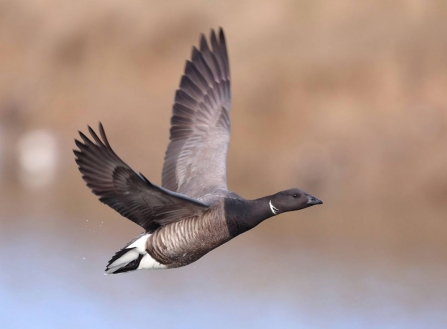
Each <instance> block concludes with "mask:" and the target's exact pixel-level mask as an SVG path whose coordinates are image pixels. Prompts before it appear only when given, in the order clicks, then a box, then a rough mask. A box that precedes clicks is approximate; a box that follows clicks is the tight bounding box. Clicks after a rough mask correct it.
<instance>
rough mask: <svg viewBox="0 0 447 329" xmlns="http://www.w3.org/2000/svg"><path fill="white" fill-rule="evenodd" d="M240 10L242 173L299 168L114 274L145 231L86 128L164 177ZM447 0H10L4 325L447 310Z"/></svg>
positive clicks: (1, 154) (234, 171) (1, 222)
mask: <svg viewBox="0 0 447 329" xmlns="http://www.w3.org/2000/svg"><path fill="white" fill-rule="evenodd" d="M219 26H222V27H224V29H225V33H226V37H227V42H228V47H229V56H230V66H231V75H232V88H233V106H232V113H231V118H232V141H231V144H230V151H229V156H228V165H227V169H228V170H227V178H228V185H229V188H230V189H231V190H234V191H236V192H237V193H238V194H240V195H242V196H244V197H246V198H257V197H261V196H264V195H267V194H272V193H274V192H276V191H278V190H282V189H287V188H290V187H300V188H302V189H304V190H306V191H308V192H309V193H312V194H313V195H315V196H317V197H318V198H321V199H322V200H324V205H323V206H318V207H313V208H310V209H306V210H303V211H300V212H294V213H288V214H284V215H281V216H280V217H275V218H272V219H270V220H268V221H266V222H264V223H263V224H261V225H260V226H258V227H257V228H255V229H254V230H252V231H250V232H248V233H246V234H244V235H242V236H239V237H238V238H236V239H235V240H233V241H231V242H230V243H228V244H225V245H223V246H222V247H220V248H218V249H217V250H215V251H213V252H211V253H210V254H208V255H206V256H205V257H204V258H202V259H201V260H199V261H198V262H196V263H194V264H192V265H190V266H188V267H185V268H180V269H176V270H169V271H139V272H134V273H131V274H123V275H112V276H104V275H103V270H104V268H105V265H106V263H107V261H108V260H109V259H110V258H111V256H112V255H113V254H114V253H115V252H116V251H118V250H119V249H120V248H121V247H123V246H124V245H125V244H126V243H127V242H128V241H130V240H131V239H132V238H133V237H135V236H136V235H137V234H139V233H140V232H141V229H140V228H139V227H138V226H136V225H135V224H133V223H132V222H130V221H128V220H126V219H124V218H122V217H120V216H119V215H118V214H117V213H115V212H114V211H113V210H112V209H109V208H108V207H106V206H104V205H102V204H101V203H100V202H98V200H97V198H96V197H95V196H94V195H92V193H91V192H90V191H89V190H88V189H87V187H86V186H85V185H84V182H83V181H82V179H81V175H80V173H79V172H78V170H77V167H76V164H75V162H74V156H73V154H72V149H73V148H74V147H75V145H74V142H73V139H74V138H76V137H77V130H82V131H84V132H85V131H86V128H87V125H92V126H93V127H95V128H96V127H97V124H98V122H99V121H101V122H102V123H103V124H104V126H105V129H106V132H107V133H108V137H109V141H110V143H111V144H112V146H113V147H114V150H115V151H116V152H117V153H118V154H119V155H120V156H121V158H122V159H123V160H124V161H125V162H127V163H128V164H129V165H130V166H131V167H133V168H134V169H135V170H137V171H141V172H143V173H144V174H145V176H147V177H148V178H149V179H150V180H151V181H152V182H153V183H155V184H160V183H161V169H162V165H163V158H164V152H165V148H166V146H167V143H168V137H169V135H168V133H169V120H170V116H171V106H172V103H173V99H174V92H175V90H176V88H177V86H178V84H179V81H180V76H181V74H182V72H183V68H184V63H185V60H186V59H188V58H189V56H190V52H191V46H192V45H197V44H198V40H199V35H200V33H203V32H204V33H206V34H209V30H210V28H218V27H219ZM446 30H447V3H446V2H445V1H425V0H408V1H387V0H380V1H374V2H363V1H362V2H360V1H348V0H340V1H329V0H319V1H312V2H310V1H286V0H283V1H254V0H253V1H236V0H233V1H225V2H223V1H180V0H176V1H169V2H168V1H165V2H161V1H147V0H144V1H143V0H130V1H119V0H88V1H87V0H79V1H57V0H33V1H30V0H1V1H0V257H1V263H2V266H1V270H0V327H1V328H132V327H143V326H147V327H155V326H163V327H164V328H446V327H447V263H446V260H447V259H446V257H447V202H446V201H447V92H446V87H447V34H446Z"/></svg>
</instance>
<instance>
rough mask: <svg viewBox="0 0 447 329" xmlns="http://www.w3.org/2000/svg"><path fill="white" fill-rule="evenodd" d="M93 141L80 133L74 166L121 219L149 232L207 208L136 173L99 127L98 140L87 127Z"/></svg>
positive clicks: (100, 126)
mask: <svg viewBox="0 0 447 329" xmlns="http://www.w3.org/2000/svg"><path fill="white" fill-rule="evenodd" d="M88 129H89V132H90V134H91V135H92V137H93V139H94V141H95V143H94V142H92V141H91V140H90V139H88V138H87V137H86V136H85V135H84V134H83V133H81V132H79V134H80V136H81V138H82V141H83V142H84V143H81V142H80V141H78V140H75V142H76V146H77V147H78V148H79V151H78V150H74V151H73V152H74V154H75V155H76V163H77V164H78V166H79V171H80V172H81V173H82V178H83V179H84V181H85V182H86V183H87V186H88V187H89V188H90V189H91V190H92V192H93V193H94V194H96V195H98V196H99V200H100V201H101V202H103V203H105V204H106V205H108V206H110V207H112V208H113V209H115V210H116V211H117V212H119V213H120V214H121V215H122V216H124V217H127V218H128V219H130V220H131V221H133V222H135V223H136V224H138V225H140V226H141V227H143V228H144V229H145V230H146V231H147V232H151V231H153V230H155V229H156V228H158V227H159V226H162V225H166V224H169V223H172V222H176V221H179V220H181V219H184V218H187V217H194V216H199V215H200V214H201V213H202V212H203V211H205V210H206V209H207V208H208V207H209V206H208V205H206V204H204V203H202V202H199V201H197V200H194V199H192V198H189V197H187V196H185V195H181V194H179V193H174V192H171V191H168V190H166V189H164V188H162V187H160V186H157V185H154V184H152V183H151V182H149V181H148V180H147V179H146V178H145V177H144V176H143V175H142V174H137V173H136V172H135V171H133V170H132V168H130V167H129V166H128V165H127V164H125V163H124V162H123V161H122V160H121V159H120V158H119V157H118V156H117V155H116V154H115V152H114V151H113V150H112V148H111V147H110V145H109V142H108V141H107V137H106V134H105V132H104V128H103V126H102V124H101V123H100V124H99V132H100V135H101V139H100V138H99V137H98V136H97V135H96V133H95V132H94V131H93V129H91V128H90V127H88Z"/></svg>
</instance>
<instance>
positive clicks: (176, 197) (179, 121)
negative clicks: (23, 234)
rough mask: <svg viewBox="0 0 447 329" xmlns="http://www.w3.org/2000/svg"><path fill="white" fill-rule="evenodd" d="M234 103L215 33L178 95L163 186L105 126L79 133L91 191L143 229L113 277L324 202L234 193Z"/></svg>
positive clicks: (119, 258)
mask: <svg viewBox="0 0 447 329" xmlns="http://www.w3.org/2000/svg"><path fill="white" fill-rule="evenodd" d="M230 105H231V92H230V70H229V64H228V54H227V47H226V42H225V37H224V33H223V31H222V29H220V30H219V35H218V37H217V36H216V33H215V32H214V30H211V37H210V45H209V44H208V42H207V40H206V38H205V36H204V35H203V34H202V35H201V38H200V49H197V48H196V47H193V49H192V56H191V61H187V62H186V66H185V72H184V75H183V76H182V79H181V82H180V88H179V89H178V90H177V92H176V94H175V101H174V106H173V111H172V112H173V114H172V118H171V130H170V143H169V146H168V149H167V151H166V156H165V161H164V166H163V173H162V184H161V185H162V186H157V185H155V184H152V183H151V182H150V181H149V180H148V179H147V178H146V177H144V176H143V174H141V173H137V172H136V171H134V170H133V169H132V168H130V167H129V166H128V165H127V164H126V163H125V162H124V161H122V160H121V159H120V158H119V157H118V156H117V155H116V153H115V152H114V151H113V150H112V148H111V147H110V144H109V142H108V140H107V137H106V134H105V132H104V128H103V126H102V124H101V123H100V124H99V136H98V135H97V134H96V133H95V132H94V131H93V129H92V128H90V127H88V130H89V132H90V135H91V138H90V139H89V138H88V137H86V136H85V135H84V134H83V133H82V132H79V134H80V136H81V139H82V142H80V141H78V140H75V142H76V146H77V147H78V148H79V150H74V154H75V156H76V163H77V164H78V166H79V171H80V172H81V174H82V178H83V179H84V181H85V182H86V183H87V186H88V187H89V188H90V189H91V190H92V192H93V193H94V194H96V195H97V196H99V200H100V201H101V202H102V203H105V204H106V205H108V206H110V207H111V208H113V209H115V210H116V211H117V212H118V213H120V214H121V215H122V216H124V217H126V218H128V219H130V220H131V221H133V222H134V223H136V224H138V225H140V226H141V227H142V228H143V229H144V232H143V233H142V234H141V235H139V236H138V237H136V238H135V239H134V240H132V241H131V242H129V243H128V244H127V245H126V246H124V248H122V249H121V250H120V251H118V252H117V253H116V254H115V256H113V257H112V259H111V260H110V261H109V263H108V265H107V267H106V274H112V273H122V272H128V271H134V270H141V269H168V268H176V267H181V266H185V265H188V264H191V263H192V262H195V261H196V260H198V259H199V258H201V257H202V256H204V255H205V254H207V253H208V252H210V251H211V250H213V249H214V248H217V247H218V246H220V245H222V244H224V243H225V242H228V241H229V240H231V239H232V238H234V237H236V236H237V235H239V234H241V233H244V232H246V231H248V230H250V229H252V228H253V227H255V226H256V225H258V224H259V223H261V222H262V221H264V220H265V219H267V218H269V217H272V216H275V215H278V214H280V213H283V212H287V211H295V210H300V209H303V208H307V207H310V206H313V205H317V204H322V203H323V202H322V201H321V200H319V199H317V198H315V197H313V196H312V195H310V194H308V193H306V192H304V191H302V190H300V189H298V188H292V189H289V190H285V191H281V192H278V193H276V194H272V195H269V196H265V197H263V198H260V199H256V200H246V199H244V198H242V197H241V196H239V195H237V194H236V193H234V192H231V191H229V190H228V188H227V182H226V157H227V150H228V144H229V141H230V117H229V112H230Z"/></svg>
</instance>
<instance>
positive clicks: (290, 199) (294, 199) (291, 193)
mask: <svg viewBox="0 0 447 329" xmlns="http://www.w3.org/2000/svg"><path fill="white" fill-rule="evenodd" d="M322 203H323V201H321V200H319V199H317V198H316V197H314V196H312V195H310V194H308V193H306V192H304V191H303V190H300V189H298V188H292V189H290V190H285V191H281V192H278V193H276V194H275V195H273V196H272V198H271V200H270V209H271V210H272V212H273V213H274V214H275V215H276V214H279V213H281V212H286V211H294V210H300V209H304V208H307V207H311V206H314V205H316V204H322Z"/></svg>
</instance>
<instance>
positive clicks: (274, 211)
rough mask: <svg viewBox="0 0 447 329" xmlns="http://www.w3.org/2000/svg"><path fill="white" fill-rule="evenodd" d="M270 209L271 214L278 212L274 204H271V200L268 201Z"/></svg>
mask: <svg viewBox="0 0 447 329" xmlns="http://www.w3.org/2000/svg"><path fill="white" fill-rule="evenodd" d="M269 206H270V210H271V211H272V213H273V215H278V214H279V209H278V208H276V207H275V206H274V205H272V200H270V201H269Z"/></svg>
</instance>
